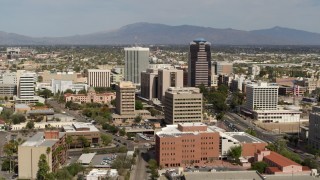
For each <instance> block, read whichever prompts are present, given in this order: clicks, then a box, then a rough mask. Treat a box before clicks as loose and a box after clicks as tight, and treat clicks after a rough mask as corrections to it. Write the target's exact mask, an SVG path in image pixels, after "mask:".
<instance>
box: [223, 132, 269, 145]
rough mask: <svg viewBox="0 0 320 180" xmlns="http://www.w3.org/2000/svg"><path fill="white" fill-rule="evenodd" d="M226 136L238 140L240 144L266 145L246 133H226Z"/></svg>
mask: <svg viewBox="0 0 320 180" xmlns="http://www.w3.org/2000/svg"><path fill="white" fill-rule="evenodd" d="M225 134H226V135H228V136H230V137H232V138H234V139H236V140H237V141H239V142H240V143H264V141H262V140H261V139H258V138H256V137H254V136H251V135H250V134H247V133H245V132H225Z"/></svg>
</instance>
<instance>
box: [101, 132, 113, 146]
mask: <svg viewBox="0 0 320 180" xmlns="http://www.w3.org/2000/svg"><path fill="white" fill-rule="evenodd" d="M100 137H101V140H102V143H103V145H105V146H108V145H109V144H110V143H111V142H112V137H111V136H109V135H107V134H101V136H100Z"/></svg>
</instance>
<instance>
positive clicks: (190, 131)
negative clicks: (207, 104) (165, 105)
mask: <svg viewBox="0 0 320 180" xmlns="http://www.w3.org/2000/svg"><path fill="white" fill-rule="evenodd" d="M219 137H220V136H219V132H217V131H215V130H212V129H210V128H208V126H207V125H205V124H203V123H181V124H178V125H167V127H165V128H162V130H161V131H160V132H157V133H156V160H157V162H158V164H159V166H161V167H179V166H181V167H186V166H191V165H198V166H202V165H205V164H206V163H209V162H212V161H213V160H215V159H219Z"/></svg>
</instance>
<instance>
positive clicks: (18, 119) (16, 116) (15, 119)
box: [10, 113, 26, 124]
mask: <svg viewBox="0 0 320 180" xmlns="http://www.w3.org/2000/svg"><path fill="white" fill-rule="evenodd" d="M10 118H11V120H12V123H13V124H20V123H22V122H25V121H26V117H25V116H24V115H23V114H19V113H18V114H13V115H12V116H11V117H10Z"/></svg>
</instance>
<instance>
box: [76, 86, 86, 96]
mask: <svg viewBox="0 0 320 180" xmlns="http://www.w3.org/2000/svg"><path fill="white" fill-rule="evenodd" d="M78 94H85V95H87V91H86V89H84V88H83V89H81V90H80V91H79V92H78Z"/></svg>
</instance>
